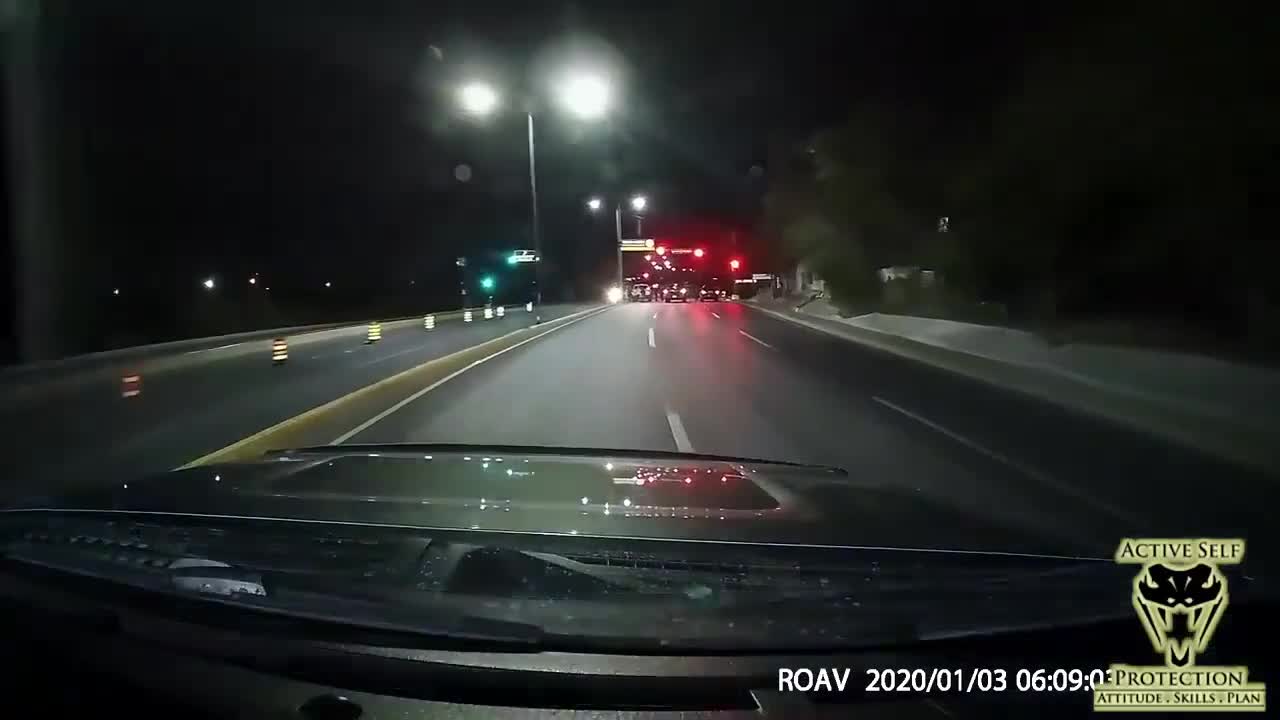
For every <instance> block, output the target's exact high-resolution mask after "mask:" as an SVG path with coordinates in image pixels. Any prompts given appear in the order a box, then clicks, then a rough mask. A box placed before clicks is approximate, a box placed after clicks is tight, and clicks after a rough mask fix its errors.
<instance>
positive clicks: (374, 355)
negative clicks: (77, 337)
mask: <svg viewBox="0 0 1280 720" xmlns="http://www.w3.org/2000/svg"><path fill="white" fill-rule="evenodd" d="M585 307H590V306H588V305H548V306H544V307H543V308H542V312H541V315H542V318H543V319H544V320H551V319H554V318H558V317H562V316H564V315H567V314H570V313H573V312H577V311H580V310H582V309H583V308H585ZM532 323H533V320H532V316H531V315H530V314H529V313H526V312H524V311H523V310H522V309H521V310H512V311H509V312H508V313H507V314H506V316H505V317H503V318H496V317H495V318H493V319H491V320H484V319H483V317H482V313H481V311H479V310H477V311H476V314H475V320H474V321H473V322H471V323H464V322H462V321H461V319H449V320H442V321H441V322H440V323H439V324H438V325H437V327H436V328H435V329H434V330H431V331H428V330H426V329H424V328H423V326H422V323H421V321H420V320H414V321H407V322H403V323H394V324H393V323H387V324H384V325H383V333H382V339H381V340H380V341H378V342H376V343H371V344H367V343H366V342H365V339H366V332H365V329H364V328H363V327H346V328H341V329H336V330H325V331H320V332H315V333H307V334H302V335H298V336H294V337H290V338H289V359H288V361H287V362H286V363H284V364H282V365H279V366H275V365H273V364H272V362H271V355H270V353H271V350H270V345H271V342H270V340H261V339H260V340H254V341H250V342H229V343H226V344H222V345H215V346H212V347H207V348H206V347H202V348H198V349H195V350H178V351H172V352H166V353H162V354H161V355H159V356H154V357H152V356H148V357H147V358H146V359H145V360H143V361H138V360H127V361H122V362H116V363H108V364H105V365H102V366H95V367H94V368H92V370H90V371H86V372H84V373H63V372H60V373H57V374H56V375H52V376H50V377H49V378H47V379H42V381H38V382H34V383H32V382H31V377H30V374H27V375H26V376H24V377H23V378H22V382H23V383H26V384H21V385H18V384H12V385H11V386H7V387H5V388H3V390H4V393H5V397H6V398H8V399H7V401H6V402H4V403H0V423H2V424H3V426H4V427H5V428H6V432H5V433H2V434H0V438H2V439H0V453H3V455H4V457H5V459H6V461H5V473H4V484H3V487H2V492H0V495H3V496H4V497H6V498H13V497H17V496H26V495H34V494H41V495H43V494H45V493H50V492H59V491H63V490H68V489H74V488H76V487H82V486H87V485H93V484H96V483H102V482H108V481H110V482H117V481H126V480H128V479H129V478H131V477H138V476H141V475H145V474H151V473H157V472H164V471H167V470H171V469H173V468H175V467H178V466H180V465H182V464H184V463H187V462H189V461H191V460H193V459H195V458H198V457H200V456H202V455H204V454H206V453H210V452H213V451H215V450H218V449H220V448H222V447H225V446H227V445H230V444H231V443H234V442H236V441H237V440H240V439H241V438H244V437H246V436H249V435H252V434H253V433H256V432H258V431H260V430H262V429H264V428H267V427H270V426H271V425H274V424H275V423H279V422H281V421H284V420H287V419H289V418H291V417H293V416H296V415H298V414H300V413H303V412H306V411H307V410H310V409H311V408H314V407H316V406H319V405H322V404H324V403H326V402H329V401H331V400H334V399H336V398H338V397H341V396H343V395H345V394H347V393H350V392H352V391H354V390H358V389H360V388H362V387H365V386H367V385H370V384H372V383H374V382H377V381H379V380H382V379H384V378H387V377H390V376H392V375H394V374H396V373H399V372H401V371H403V370H407V369H409V368H412V367H414V366H416V365H419V364H421V363H423V362H426V361H428V360H432V359H435V358H439V357H443V356H445V355H448V354H450V353H453V352H456V351H458V350H461V349H463V348H467V347H471V346H474V345H477V344H480V343H483V342H485V341H487V340H491V339H493V338H496V337H499V336H501V335H505V334H507V333H510V332H512V331H514V330H516V329H519V328H523V327H528V326H529V325H531V324H532ZM130 373H137V374H138V375H140V376H141V384H140V390H141V392H140V393H139V394H138V395H136V396H133V397H129V398H125V397H122V390H123V385H122V382H121V378H122V377H123V376H124V375H126V374H130Z"/></svg>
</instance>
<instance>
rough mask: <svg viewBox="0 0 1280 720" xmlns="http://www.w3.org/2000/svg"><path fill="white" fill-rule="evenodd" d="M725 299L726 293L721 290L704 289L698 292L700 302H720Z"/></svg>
mask: <svg viewBox="0 0 1280 720" xmlns="http://www.w3.org/2000/svg"><path fill="white" fill-rule="evenodd" d="M724 299H725V292H724V290H723V289H721V288H714V287H703V288H702V289H701V290H699V291H698V301H699V302H719V301H721V300H724Z"/></svg>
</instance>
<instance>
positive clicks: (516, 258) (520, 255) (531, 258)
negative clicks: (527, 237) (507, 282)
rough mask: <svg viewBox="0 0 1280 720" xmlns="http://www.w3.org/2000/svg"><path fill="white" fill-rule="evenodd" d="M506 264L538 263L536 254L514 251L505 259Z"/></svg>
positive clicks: (526, 251) (528, 251) (531, 251)
mask: <svg viewBox="0 0 1280 720" xmlns="http://www.w3.org/2000/svg"><path fill="white" fill-rule="evenodd" d="M507 262H509V263H511V264H512V265H514V264H516V263H531V262H538V253H536V252H534V251H533V250H516V251H515V252H513V253H511V256H510V257H508V258H507Z"/></svg>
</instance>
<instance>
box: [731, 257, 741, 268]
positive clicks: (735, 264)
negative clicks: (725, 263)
mask: <svg viewBox="0 0 1280 720" xmlns="http://www.w3.org/2000/svg"><path fill="white" fill-rule="evenodd" d="M740 267H742V263H741V262H739V261H738V258H734V259H732V260H730V261H729V269H730V270H737V269H738V268H740Z"/></svg>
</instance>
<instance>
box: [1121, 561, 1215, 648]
mask: <svg viewBox="0 0 1280 720" xmlns="http://www.w3.org/2000/svg"><path fill="white" fill-rule="evenodd" d="M1133 607H1134V609H1135V610H1137V611H1138V618H1139V619H1140V620H1141V621H1142V626H1143V628H1144V629H1145V630H1146V631H1147V638H1148V639H1150V640H1151V645H1152V647H1153V648H1154V649H1155V651H1156V652H1157V653H1160V654H1162V655H1163V656H1164V660H1165V664H1166V665H1168V666H1169V667H1188V666H1191V665H1194V664H1195V661H1196V655H1198V654H1200V653H1202V652H1204V650H1205V648H1206V647H1208V645H1209V640H1210V639H1212V638H1213V631H1214V630H1215V629H1216V628H1217V627H1218V621H1219V620H1221V619H1222V613H1223V611H1224V610H1226V607H1227V579H1226V577H1224V576H1223V574H1222V571H1221V570H1219V569H1218V568H1217V566H1215V565H1211V564H1209V563H1197V564H1195V565H1190V566H1179V565H1168V564H1165V563H1152V564H1149V565H1144V566H1143V567H1142V570H1140V571H1139V572H1138V575H1137V577H1135V578H1134V580H1133Z"/></svg>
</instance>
